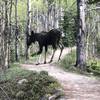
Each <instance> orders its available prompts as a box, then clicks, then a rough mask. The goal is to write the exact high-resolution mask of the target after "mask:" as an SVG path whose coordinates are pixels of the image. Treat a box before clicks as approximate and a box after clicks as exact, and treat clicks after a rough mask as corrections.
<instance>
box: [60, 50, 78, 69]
mask: <svg viewBox="0 0 100 100" xmlns="http://www.w3.org/2000/svg"><path fill="white" fill-rule="evenodd" d="M75 58H76V54H75V51H72V52H71V53H69V54H67V55H66V56H65V57H64V59H62V60H61V62H60V63H59V64H60V66H61V67H63V68H65V69H70V68H71V66H72V65H74V64H75Z"/></svg>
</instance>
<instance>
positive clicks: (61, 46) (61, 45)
mask: <svg viewBox="0 0 100 100" xmlns="http://www.w3.org/2000/svg"><path fill="white" fill-rule="evenodd" d="M59 48H60V49H61V52H60V55H59V58H58V61H59V60H60V57H61V55H62V51H63V49H64V45H63V44H62V43H59Z"/></svg>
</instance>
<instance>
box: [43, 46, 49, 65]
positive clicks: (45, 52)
mask: <svg viewBox="0 0 100 100" xmlns="http://www.w3.org/2000/svg"><path fill="white" fill-rule="evenodd" d="M47 49H48V48H47V46H45V58H44V64H46V53H47Z"/></svg>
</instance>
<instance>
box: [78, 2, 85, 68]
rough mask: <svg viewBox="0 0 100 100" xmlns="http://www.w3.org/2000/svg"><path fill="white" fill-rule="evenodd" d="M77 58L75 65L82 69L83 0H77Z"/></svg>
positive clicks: (83, 52) (83, 56)
mask: <svg viewBox="0 0 100 100" xmlns="http://www.w3.org/2000/svg"><path fill="white" fill-rule="evenodd" d="M77 21H78V23H77V24H78V30H77V52H76V53H77V59H76V66H78V67H79V68H81V69H82V70H83V69H84V67H85V65H86V58H85V55H86V54H85V53H86V52H85V0H77Z"/></svg>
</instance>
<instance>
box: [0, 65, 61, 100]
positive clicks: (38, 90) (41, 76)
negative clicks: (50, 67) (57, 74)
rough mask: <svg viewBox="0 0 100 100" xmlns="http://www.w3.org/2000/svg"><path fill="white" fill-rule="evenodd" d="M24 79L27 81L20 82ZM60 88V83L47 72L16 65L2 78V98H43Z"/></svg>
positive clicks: (22, 99) (0, 94) (30, 99)
mask: <svg viewBox="0 0 100 100" xmlns="http://www.w3.org/2000/svg"><path fill="white" fill-rule="evenodd" d="M23 79H24V80H26V81H25V82H23V83H22V84H19V81H20V80H23ZM58 88H60V85H59V83H58V82H57V81H56V80H55V79H54V78H53V77H51V76H49V75H48V73H47V72H45V71H41V72H39V73H37V72H32V71H27V70H23V69H21V68H20V67H17V65H14V67H11V68H10V69H8V70H7V71H6V73H5V75H3V74H2V77H1V78H0V100H42V98H44V96H46V97H47V96H50V95H52V94H53V93H55V91H56V89H58Z"/></svg>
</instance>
